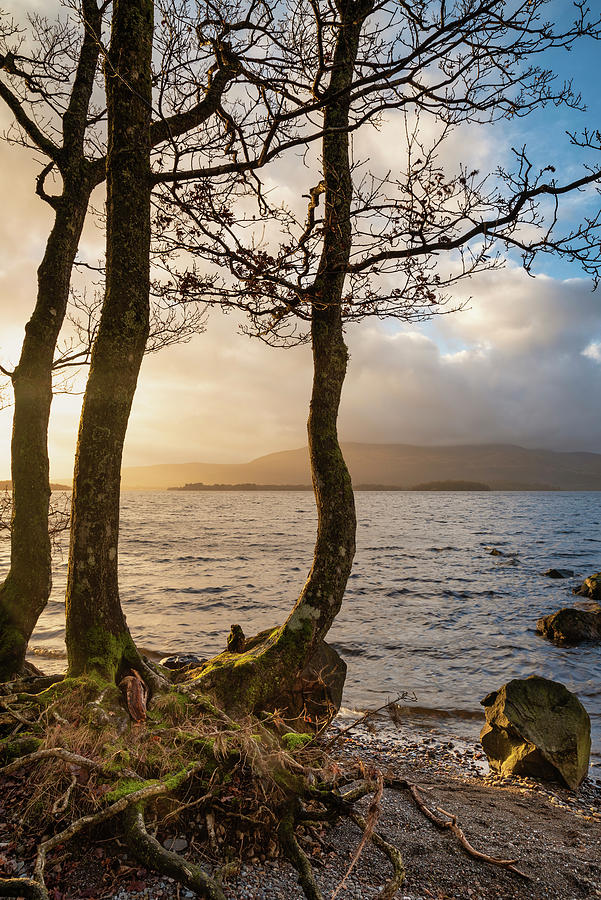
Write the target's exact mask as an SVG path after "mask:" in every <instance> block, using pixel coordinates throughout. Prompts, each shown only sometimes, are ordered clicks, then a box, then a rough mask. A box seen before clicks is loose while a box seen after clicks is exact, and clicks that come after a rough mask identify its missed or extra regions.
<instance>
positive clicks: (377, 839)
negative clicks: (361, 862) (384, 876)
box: [348, 811, 405, 900]
mask: <svg viewBox="0 0 601 900" xmlns="http://www.w3.org/2000/svg"><path fill="white" fill-rule="evenodd" d="M348 816H349V818H350V819H352V821H353V822H354V823H355V825H357V826H358V827H359V828H361V830H362V831H363V833H364V834H365V833H366V832H367V829H368V823H367V821H366V820H365V819H364V818H363V816H361V815H359V813H356V812H354V811H352V812H349V813H348ZM369 839H370V841H371V842H372V844H373V845H374V846H375V847H377V848H378V850H381V851H382V853H385V854H386V856H387V857H388V859H389V860H390V862H391V863H392V868H393V870H394V874H393V876H392V878H390V879H389V880H388V881H387V882H386V884H385V885H384V887H383V888H382V890H381V891H380V893H379V894H378V900H392V897H394V895H395V894H396V892H397V891H398V890H400V889H401V887H402V885H403V882H404V881H405V866H404V864H403V857H402V855H401V851H400V850H399V849H398V847H395V846H394V844H389V843H388V841H385V840H384V838H383V837H382V835H381V834H378V832H377V831H373V830H372V832H371V834H370V835H369Z"/></svg>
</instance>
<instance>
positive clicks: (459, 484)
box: [167, 481, 491, 491]
mask: <svg viewBox="0 0 601 900" xmlns="http://www.w3.org/2000/svg"><path fill="white" fill-rule="evenodd" d="M167 490H168V491H312V490H313V486H312V485H310V484H255V483H254V482H242V483H240V484H204V483H203V482H202V481H200V482H197V483H194V484H184V485H183V486H182V487H170V488H167ZM354 490H355V491H490V490H491V488H490V486H489V485H488V484H481V483H480V482H479V481H428V482H426V483H425V484H416V485H414V487H405V486H404V485H400V484H356V485H354Z"/></svg>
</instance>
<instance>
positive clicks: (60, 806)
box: [52, 774, 77, 816]
mask: <svg viewBox="0 0 601 900" xmlns="http://www.w3.org/2000/svg"><path fill="white" fill-rule="evenodd" d="M76 784H77V775H75V774H72V775H71V782H70V784H69V787H68V788H67V790H66V791H65V793H64V794H63V796H62V797H59V798H58V799H57V800H55V802H54V803H53V805H52V815H53V816H61V815H62V814H63V813H64V812H65V811H66V809H67V807H68V806H69V800H70V799H71V794H72V793H73V788H74V787H75V786H76Z"/></svg>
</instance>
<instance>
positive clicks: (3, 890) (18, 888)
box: [0, 878, 48, 900]
mask: <svg viewBox="0 0 601 900" xmlns="http://www.w3.org/2000/svg"><path fill="white" fill-rule="evenodd" d="M0 897H27V900H48V891H47V890H46V885H43V884H38V883H37V882H36V881H34V880H33V879H32V878H0Z"/></svg>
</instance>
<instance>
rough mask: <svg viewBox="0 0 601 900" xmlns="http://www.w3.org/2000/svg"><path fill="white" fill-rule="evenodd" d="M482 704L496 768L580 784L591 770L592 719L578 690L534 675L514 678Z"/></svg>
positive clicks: (484, 735) (487, 746)
mask: <svg viewBox="0 0 601 900" xmlns="http://www.w3.org/2000/svg"><path fill="white" fill-rule="evenodd" d="M481 702H482V705H483V706H484V710H485V713H486V725H485V726H484V728H483V729H482V731H481V733H480V740H481V741H482V746H483V748H484V752H485V753H486V756H487V757H488V763H489V765H490V768H491V769H492V770H493V771H494V772H499V773H500V774H501V775H530V776H532V777H534V778H541V779H543V780H560V781H564V782H565V783H566V784H567V785H568V787H570V788H572V790H576V789H577V788H578V786H579V785H580V783H581V782H582V780H583V779H584V778H585V777H586V774H587V772H588V766H589V757H590V751H591V722H590V719H589V716H588V713H587V711H586V710H585V708H584V706H583V705H582V703H581V702H580V700H579V699H578V697H576V695H575V694H572V693H571V692H570V691H569V690H568V689H567V688H566V687H565V686H564V685H563V684H559V682H557V681H550V680H549V679H547V678H540V677H539V676H538V675H533V676H531V677H530V678H525V679H518V678H516V679H514V680H513V681H510V682H508V683H507V684H505V685H504V686H503V687H502V688H501V689H500V690H498V691H493V692H492V693H490V694H488V696H487V697H485V698H484V700H482V701H481Z"/></svg>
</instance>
